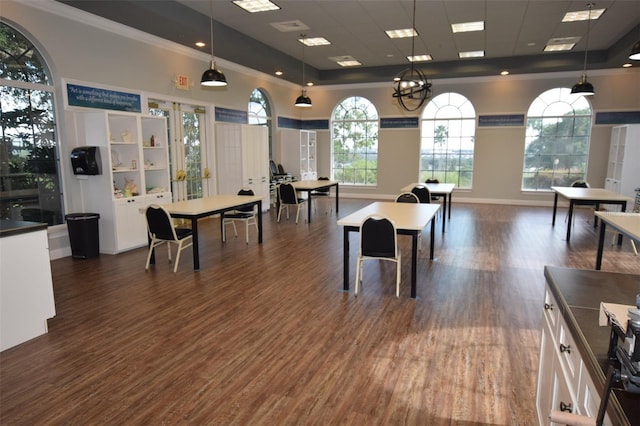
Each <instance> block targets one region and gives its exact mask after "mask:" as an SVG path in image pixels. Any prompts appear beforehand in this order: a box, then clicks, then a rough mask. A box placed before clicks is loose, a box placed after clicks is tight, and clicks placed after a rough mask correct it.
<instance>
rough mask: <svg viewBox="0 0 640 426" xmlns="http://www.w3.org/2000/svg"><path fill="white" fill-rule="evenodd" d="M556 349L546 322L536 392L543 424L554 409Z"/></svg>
mask: <svg viewBox="0 0 640 426" xmlns="http://www.w3.org/2000/svg"><path fill="white" fill-rule="evenodd" d="M554 351H555V349H554V343H553V338H552V334H551V332H550V331H549V325H548V323H545V324H544V326H543V327H542V336H541V338H540V363H539V367H538V389H537V392H536V407H537V410H538V422H539V423H540V424H541V425H548V424H549V412H550V411H551V409H552V405H551V404H552V398H551V397H552V390H553V371H554V362H555V354H554Z"/></svg>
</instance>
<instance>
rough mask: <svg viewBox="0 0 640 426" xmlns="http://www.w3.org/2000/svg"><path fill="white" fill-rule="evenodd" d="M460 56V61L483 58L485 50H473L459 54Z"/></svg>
mask: <svg viewBox="0 0 640 426" xmlns="http://www.w3.org/2000/svg"><path fill="white" fill-rule="evenodd" d="M458 56H459V57H460V59H464V58H483V57H484V50H472V51H470V52H459V53H458Z"/></svg>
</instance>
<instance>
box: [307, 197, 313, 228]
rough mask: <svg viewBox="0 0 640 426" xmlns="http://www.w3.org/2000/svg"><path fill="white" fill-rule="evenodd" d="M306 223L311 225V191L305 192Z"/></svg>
mask: <svg viewBox="0 0 640 426" xmlns="http://www.w3.org/2000/svg"><path fill="white" fill-rule="evenodd" d="M307 203H308V204H309V205H308V206H307V223H311V203H312V201H311V191H307Z"/></svg>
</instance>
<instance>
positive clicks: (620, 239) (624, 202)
mask: <svg viewBox="0 0 640 426" xmlns="http://www.w3.org/2000/svg"><path fill="white" fill-rule="evenodd" d="M620 206H621V207H622V211H623V212H626V211H627V202H626V201H623V202H622V204H620ZM602 223H603V224H604V222H603V221H602ZM618 245H619V246H621V245H622V232H620V233H619V234H618Z"/></svg>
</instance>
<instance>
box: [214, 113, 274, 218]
mask: <svg viewBox="0 0 640 426" xmlns="http://www.w3.org/2000/svg"><path fill="white" fill-rule="evenodd" d="M216 163H217V167H216V169H217V181H218V194H221V195H224V194H231V195H235V194H237V193H238V191H240V189H242V188H247V189H251V190H253V192H254V194H256V195H257V196H261V197H262V198H263V200H262V210H263V211H267V210H268V209H269V205H270V203H269V134H268V129H267V127H265V126H254V125H248V124H233V123H217V124H216Z"/></svg>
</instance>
